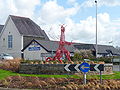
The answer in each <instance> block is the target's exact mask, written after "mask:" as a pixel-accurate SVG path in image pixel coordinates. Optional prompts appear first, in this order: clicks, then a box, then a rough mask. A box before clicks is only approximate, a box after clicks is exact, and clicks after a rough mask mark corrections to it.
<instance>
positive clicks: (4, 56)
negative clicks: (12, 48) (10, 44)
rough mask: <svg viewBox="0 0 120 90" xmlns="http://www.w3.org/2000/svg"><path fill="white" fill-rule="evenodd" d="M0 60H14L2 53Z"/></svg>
mask: <svg viewBox="0 0 120 90" xmlns="http://www.w3.org/2000/svg"><path fill="white" fill-rule="evenodd" d="M0 59H5V60H9V59H14V58H13V57H12V56H11V55H10V54H7V53H2V54H0Z"/></svg>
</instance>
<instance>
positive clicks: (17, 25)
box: [0, 15, 49, 58]
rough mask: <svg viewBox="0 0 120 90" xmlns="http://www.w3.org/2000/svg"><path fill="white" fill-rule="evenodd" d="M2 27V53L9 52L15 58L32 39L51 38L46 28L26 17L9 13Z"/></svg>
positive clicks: (0, 44) (0, 38)
mask: <svg viewBox="0 0 120 90" xmlns="http://www.w3.org/2000/svg"><path fill="white" fill-rule="evenodd" d="M1 28H2V29H1V33H0V53H9V54H11V55H12V56H13V57H15V58H20V57H21V50H22V49H23V47H24V46H26V44H28V42H30V41H31V40H32V39H38V40H39V39H42V40H49V38H48V36H47V35H46V33H45V32H44V30H42V29H41V28H40V27H39V26H38V25H37V24H36V23H35V22H33V21H32V20H31V19H29V18H26V17H20V16H13V15H9V16H8V19H7V21H6V23H5V25H4V27H2V26H1Z"/></svg>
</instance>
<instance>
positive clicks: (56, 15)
mask: <svg viewBox="0 0 120 90" xmlns="http://www.w3.org/2000/svg"><path fill="white" fill-rule="evenodd" d="M78 10H79V7H78V6H74V7H72V8H66V9H65V8H64V7H63V6H60V5H58V4H57V1H55V0H54V1H48V2H46V3H45V4H44V5H43V7H42V9H41V10H40V17H39V20H41V22H43V23H47V24H49V23H54V22H56V21H61V22H62V21H63V20H64V19H65V18H66V17H70V16H73V15H75V14H76V13H77V11H78Z"/></svg>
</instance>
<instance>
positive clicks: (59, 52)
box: [46, 25, 72, 63]
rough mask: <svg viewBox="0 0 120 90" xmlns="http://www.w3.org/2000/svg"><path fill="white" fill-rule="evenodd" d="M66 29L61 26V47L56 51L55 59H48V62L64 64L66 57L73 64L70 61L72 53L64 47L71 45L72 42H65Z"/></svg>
mask: <svg viewBox="0 0 120 90" xmlns="http://www.w3.org/2000/svg"><path fill="white" fill-rule="evenodd" d="M64 32H65V27H64V26H63V25H61V36H60V41H59V47H58V49H57V50H56V54H55V56H54V57H53V58H51V57H48V58H47V59H46V61H47V62H48V61H52V60H59V61H60V62H61V63H62V60H61V58H62V56H63V55H65V56H66V58H67V59H68V60H69V61H70V62H71V59H70V52H69V51H68V50H67V49H66V48H65V47H64V46H65V45H71V44H72V43H71V42H66V41H65V33H64Z"/></svg>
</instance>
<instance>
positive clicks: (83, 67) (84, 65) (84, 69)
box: [80, 62, 90, 72]
mask: <svg viewBox="0 0 120 90" xmlns="http://www.w3.org/2000/svg"><path fill="white" fill-rule="evenodd" d="M80 70H81V71H82V72H88V71H89V70H90V65H89V64H88V63H86V62H83V63H82V64H80Z"/></svg>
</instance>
